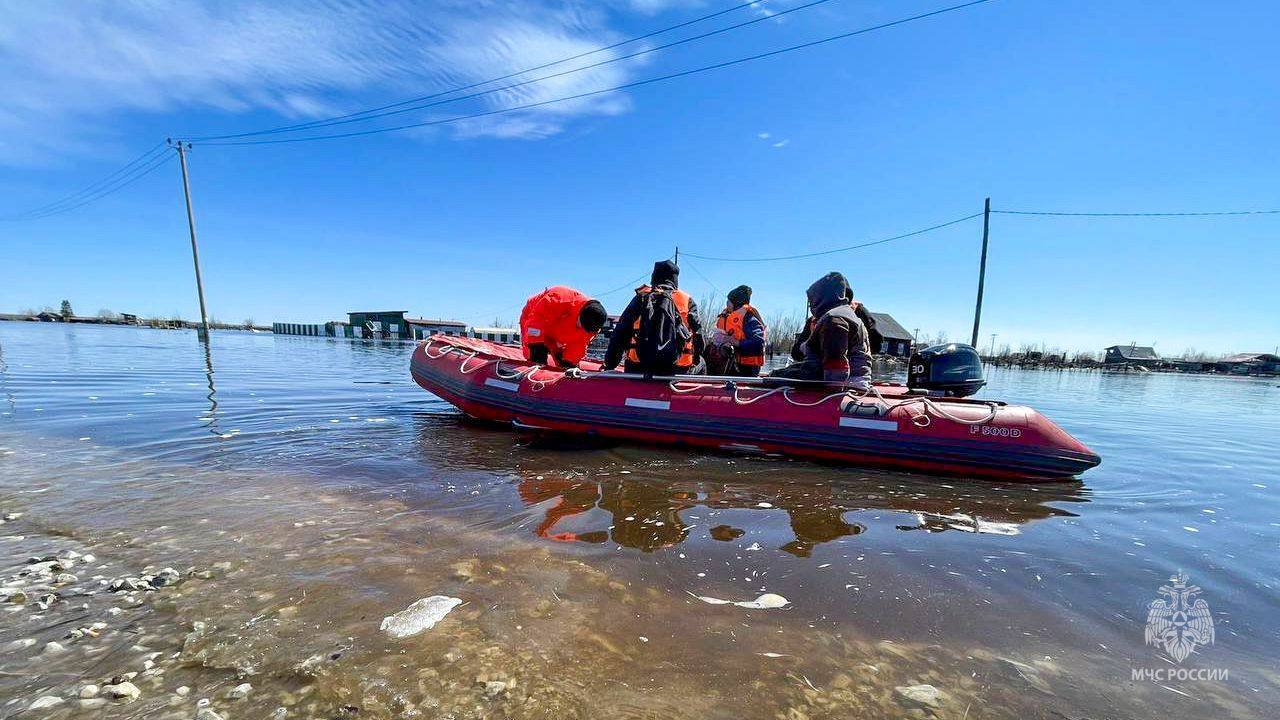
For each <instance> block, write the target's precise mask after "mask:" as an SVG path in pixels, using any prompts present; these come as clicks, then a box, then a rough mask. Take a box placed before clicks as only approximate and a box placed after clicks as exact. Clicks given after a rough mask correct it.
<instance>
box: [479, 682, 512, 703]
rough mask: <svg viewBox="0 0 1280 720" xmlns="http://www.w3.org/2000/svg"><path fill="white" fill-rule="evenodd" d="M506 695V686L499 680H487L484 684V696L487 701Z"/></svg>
mask: <svg viewBox="0 0 1280 720" xmlns="http://www.w3.org/2000/svg"><path fill="white" fill-rule="evenodd" d="M505 694H507V684H506V683H505V682H502V681H501V680H489V681H488V682H486V683H485V684H484V696H485V698H487V699H489V700H495V699H497V698H499V697H501V696H503V695H505Z"/></svg>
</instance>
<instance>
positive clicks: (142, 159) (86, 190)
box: [0, 142, 165, 222]
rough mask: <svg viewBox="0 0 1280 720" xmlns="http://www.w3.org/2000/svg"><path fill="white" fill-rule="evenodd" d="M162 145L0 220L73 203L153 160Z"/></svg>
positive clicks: (28, 216) (39, 214)
mask: <svg viewBox="0 0 1280 720" xmlns="http://www.w3.org/2000/svg"><path fill="white" fill-rule="evenodd" d="M164 145H165V143H164V142H159V143H157V144H155V145H153V146H152V147H151V148H150V149H149V150H147V151H146V152H144V153H142V154H141V155H139V156H137V157H135V158H134V159H133V160H130V161H129V162H127V163H125V164H124V165H123V166H122V167H120V168H118V169H117V170H116V171H115V172H113V173H111V174H110V175H107V176H106V177H103V178H101V179H99V180H97V181H96V182H93V183H91V184H89V185H86V186H85V187H83V188H81V189H80V190H77V191H76V192H74V193H71V194H70V195H67V196H65V197H63V198H61V199H58V200H54V201H53V202H49V203H45V204H44V205H40V206H38V207H34V208H31V209H29V210H26V211H24V212H21V213H17V214H16V215H10V216H7V217H4V218H0V220H5V221H10V222H12V221H19V220H27V219H32V218H34V217H36V216H44V215H45V214H46V213H49V212H55V211H57V210H59V209H61V208H62V207H64V206H68V205H73V204H75V203H76V202H77V201H79V200H81V199H83V198H85V197H87V196H89V195H92V194H93V193H95V192H97V191H99V190H101V189H102V188H104V187H106V186H107V185H109V184H111V183H112V182H113V181H115V180H116V179H117V178H119V177H120V176H121V175H123V174H125V173H127V172H129V171H130V170H131V169H132V168H135V167H138V166H141V165H143V164H146V163H147V162H150V161H151V160H154V159H155V157H156V155H157V152H160V153H162V152H163V148H164Z"/></svg>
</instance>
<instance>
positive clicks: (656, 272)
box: [602, 260, 705, 375]
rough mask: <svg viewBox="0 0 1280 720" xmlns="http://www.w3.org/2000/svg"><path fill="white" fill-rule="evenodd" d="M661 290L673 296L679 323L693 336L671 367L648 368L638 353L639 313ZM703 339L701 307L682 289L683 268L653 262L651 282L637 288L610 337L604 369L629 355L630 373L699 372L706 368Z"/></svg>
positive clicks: (615, 364) (627, 368)
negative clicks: (642, 362)
mask: <svg viewBox="0 0 1280 720" xmlns="http://www.w3.org/2000/svg"><path fill="white" fill-rule="evenodd" d="M655 290H662V291H664V292H667V293H669V294H670V295H671V297H672V300H673V301H674V302H675V304H676V307H677V309H678V311H679V313H680V322H681V323H682V324H683V325H684V326H685V327H686V328H687V329H688V330H689V333H690V337H689V340H688V342H687V343H686V346H685V348H684V350H683V352H682V353H681V355H680V359H679V360H677V361H676V363H675V365H673V366H670V367H655V368H651V367H645V366H644V365H642V364H641V362H640V357H639V355H638V354H637V352H636V347H635V345H636V339H637V338H636V331H637V330H639V325H640V314H641V312H642V311H643V309H644V300H645V296H646V295H648V294H650V293H652V292H654V291H655ZM703 343H704V339H703V337H702V323H701V322H700V321H699V320H698V306H697V304H696V303H694V302H693V298H692V297H690V295H689V293H687V292H685V291H683V290H681V289H680V268H679V266H677V265H676V264H675V263H674V262H672V261H670V260H662V261H659V262H656V263H654V264H653V274H652V275H651V276H650V278H649V284H648V285H642V286H640V287H638V288H636V294H635V297H633V298H631V302H630V303H628V304H627V309H626V310H623V311H622V314H621V315H619V316H618V322H617V323H616V324H615V325H614V328H613V335H612V336H611V337H610V338H609V349H608V350H606V351H605V354H604V367H603V368H602V369H604V370H612V369H613V368H615V367H617V366H618V363H619V362H622V360H623V355H624V354H625V355H626V364H625V365H624V366H623V367H624V369H625V370H626V371H627V372H629V373H644V374H646V375H682V374H698V373H700V372H702V370H703V369H704V367H705V366H704V365H703V363H702V361H701V358H702V353H703V350H704V347H703Z"/></svg>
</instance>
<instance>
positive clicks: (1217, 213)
mask: <svg viewBox="0 0 1280 720" xmlns="http://www.w3.org/2000/svg"><path fill="white" fill-rule="evenodd" d="M991 212H992V213H1000V214H1001V215H1049V216H1056V217H1216V216H1224V215H1280V210H1225V211H1212V212H1041V211H1036V210H992V211H991Z"/></svg>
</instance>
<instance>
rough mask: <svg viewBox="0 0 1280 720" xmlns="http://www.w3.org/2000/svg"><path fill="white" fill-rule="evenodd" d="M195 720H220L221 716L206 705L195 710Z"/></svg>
mask: <svg viewBox="0 0 1280 720" xmlns="http://www.w3.org/2000/svg"><path fill="white" fill-rule="evenodd" d="M196 720H222V716H221V715H219V714H218V713H216V712H214V711H212V710H210V709H209V708H207V707H202V708H200V709H199V710H196Z"/></svg>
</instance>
